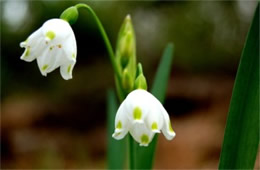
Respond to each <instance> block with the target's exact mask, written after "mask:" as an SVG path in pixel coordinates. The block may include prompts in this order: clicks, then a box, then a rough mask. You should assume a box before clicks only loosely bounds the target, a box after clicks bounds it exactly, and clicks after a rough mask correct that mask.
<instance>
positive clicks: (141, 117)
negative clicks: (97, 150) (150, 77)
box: [112, 89, 175, 146]
mask: <svg viewBox="0 0 260 170" xmlns="http://www.w3.org/2000/svg"><path fill="white" fill-rule="evenodd" d="M128 131H129V132H130V134H131V135H132V136H133V138H134V139H135V140H136V141H137V142H138V143H140V146H148V144H149V143H150V142H151V141H152V139H153V137H154V134H155V133H160V131H162V132H163V134H164V136H165V137H166V138H167V139H168V140H171V139H173V138H174V137H175V132H174V131H173V129H172V127H171V122H170V119H169V115H168V113H167V112H166V110H165V109H164V107H163V106H162V104H161V103H160V102H159V101H158V100H157V99H156V98H155V97H154V96H153V95H152V94H151V93H149V92H147V91H146V90H141V89H138V90H134V91H132V92H131V93H130V94H129V95H128V96H127V97H126V99H125V100H124V101H123V102H122V104H121V105H120V107H119V109H118V111H117V114H116V119H115V132H114V134H113V135H112V136H113V137H114V138H115V139H117V140H120V139H122V138H123V137H124V136H125V135H126V134H127V132H128Z"/></svg>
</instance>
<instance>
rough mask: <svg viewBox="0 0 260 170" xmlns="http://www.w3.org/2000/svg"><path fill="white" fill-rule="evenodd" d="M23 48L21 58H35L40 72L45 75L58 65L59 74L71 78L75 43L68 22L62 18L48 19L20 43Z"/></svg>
mask: <svg viewBox="0 0 260 170" xmlns="http://www.w3.org/2000/svg"><path fill="white" fill-rule="evenodd" d="M20 46H21V47H23V48H25V51H24V53H23V55H22V56H21V59H22V60H25V61H27V62H31V61H33V60H34V59H37V63H38V66H39V69H40V71H41V74H42V75H43V76H47V73H50V72H52V71H53V70H55V69H56V68H58V67H59V66H60V73H61V76H62V77H63V78H64V79H65V80H68V79H71V78H72V70H73V67H74V65H75V63H76V56H77V45H76V39H75V35H74V33H73V30H72V29H71V27H70V25H69V23H68V22H67V21H65V20H62V19H50V20H48V21H46V22H45V23H44V24H43V25H42V27H41V28H39V29H38V30H36V31H35V32H34V33H32V34H31V35H30V36H29V37H28V38H27V40H26V41H24V42H22V43H20Z"/></svg>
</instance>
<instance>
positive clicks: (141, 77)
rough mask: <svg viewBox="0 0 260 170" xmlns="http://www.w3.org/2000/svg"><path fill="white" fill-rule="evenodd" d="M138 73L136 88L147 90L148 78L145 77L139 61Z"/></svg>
mask: <svg viewBox="0 0 260 170" xmlns="http://www.w3.org/2000/svg"><path fill="white" fill-rule="evenodd" d="M137 75H138V76H137V78H136V79H135V89H143V90H147V83H146V78H145V77H144V74H143V69H142V65H141V63H138V67H137Z"/></svg>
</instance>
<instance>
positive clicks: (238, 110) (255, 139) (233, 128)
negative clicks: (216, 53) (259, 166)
mask: <svg viewBox="0 0 260 170" xmlns="http://www.w3.org/2000/svg"><path fill="white" fill-rule="evenodd" d="M258 143H259V3H258V6H257V9H256V12H255V16H254V19H253V22H252V24H251V28H250V30H249V34H248V37H247V41H246V44H245V47H244V50H243V53H242V57H241V60H240V64H239V67H238V72H237V76H236V80H235V85H234V89H233V93H232V99H231V103H230V108H229V114H228V119H227V124H226V129H225V135H224V141H223V146H222V152H221V157H220V163H219V169H253V168H254V164H255V160H256V155H257V150H258Z"/></svg>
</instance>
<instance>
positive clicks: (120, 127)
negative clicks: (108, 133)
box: [116, 121, 122, 129]
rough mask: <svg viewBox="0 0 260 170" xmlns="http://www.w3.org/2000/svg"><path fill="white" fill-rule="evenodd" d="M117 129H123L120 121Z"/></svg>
mask: <svg viewBox="0 0 260 170" xmlns="http://www.w3.org/2000/svg"><path fill="white" fill-rule="evenodd" d="M116 128H117V129H122V123H121V121H118V123H117V125H116Z"/></svg>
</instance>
